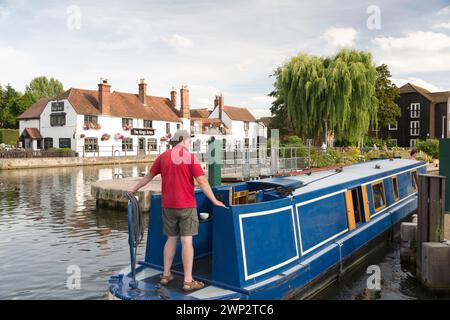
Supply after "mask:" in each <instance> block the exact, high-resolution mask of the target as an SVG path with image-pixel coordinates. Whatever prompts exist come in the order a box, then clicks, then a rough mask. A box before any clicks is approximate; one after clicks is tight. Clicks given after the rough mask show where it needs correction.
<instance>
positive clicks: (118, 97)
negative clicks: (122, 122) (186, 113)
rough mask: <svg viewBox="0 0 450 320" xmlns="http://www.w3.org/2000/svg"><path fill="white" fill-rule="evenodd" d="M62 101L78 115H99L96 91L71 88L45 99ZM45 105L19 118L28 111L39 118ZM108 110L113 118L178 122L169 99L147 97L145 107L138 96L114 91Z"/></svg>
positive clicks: (34, 108) (176, 113) (33, 107)
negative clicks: (67, 101) (69, 105)
mask: <svg viewBox="0 0 450 320" xmlns="http://www.w3.org/2000/svg"><path fill="white" fill-rule="evenodd" d="M64 99H67V100H69V102H70V104H71V105H72V106H73V108H74V109H75V111H76V112H77V113H78V114H87V115H100V114H101V113H100V110H99V109H98V91H97V90H86V89H76V88H71V89H69V90H67V91H65V92H64V93H62V94H60V95H59V96H57V97H55V98H53V99H47V102H48V101H51V100H64ZM46 104H47V103H45V104H44V105H43V107H42V108H41V109H38V108H37V107H35V106H34V105H33V106H32V107H31V108H30V109H33V112H31V111H30V109H28V110H27V111H25V112H24V113H23V114H22V115H21V117H22V116H23V115H26V114H27V112H28V111H30V113H32V115H33V116H34V117H35V118H39V116H40V114H41V113H42V111H43V110H44V108H45V105H46ZM110 110H111V116H115V117H123V118H138V119H148V120H162V121H171V122H180V119H179V116H178V110H176V109H175V108H173V107H172V103H171V101H170V99H168V98H163V97H155V96H147V99H146V105H145V106H144V105H143V104H142V103H141V101H140V100H139V95H138V94H133V93H124V92H118V91H114V92H112V93H111V109H110ZM20 119H22V118H20Z"/></svg>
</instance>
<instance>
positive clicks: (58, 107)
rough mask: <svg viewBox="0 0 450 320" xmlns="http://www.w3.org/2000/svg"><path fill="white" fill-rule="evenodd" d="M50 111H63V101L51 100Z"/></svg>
mask: <svg viewBox="0 0 450 320" xmlns="http://www.w3.org/2000/svg"><path fill="white" fill-rule="evenodd" d="M51 106H52V112H58V111H64V101H57V102H52V104H51Z"/></svg>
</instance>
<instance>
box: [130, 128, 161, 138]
mask: <svg viewBox="0 0 450 320" xmlns="http://www.w3.org/2000/svg"><path fill="white" fill-rule="evenodd" d="M131 134H132V135H134V136H154V135H155V129H135V128H133V129H131Z"/></svg>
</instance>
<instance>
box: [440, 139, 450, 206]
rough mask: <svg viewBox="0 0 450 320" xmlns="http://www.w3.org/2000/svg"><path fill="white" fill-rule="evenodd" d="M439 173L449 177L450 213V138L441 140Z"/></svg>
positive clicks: (449, 204)
mask: <svg viewBox="0 0 450 320" xmlns="http://www.w3.org/2000/svg"><path fill="white" fill-rule="evenodd" d="M439 174H440V175H441V176H444V177H447V181H446V184H445V187H446V192H447V193H446V194H445V195H446V198H447V199H448V200H447V201H446V203H445V210H446V211H447V213H450V139H440V140H439Z"/></svg>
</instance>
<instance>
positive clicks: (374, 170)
mask: <svg viewBox="0 0 450 320" xmlns="http://www.w3.org/2000/svg"><path fill="white" fill-rule="evenodd" d="M424 165H426V163H425V162H423V161H417V160H413V159H382V160H372V161H368V162H362V163H357V164H353V165H350V166H345V167H343V168H342V172H336V170H324V171H319V172H313V173H311V174H310V175H306V174H303V175H298V176H290V177H289V178H288V179H290V180H292V179H294V180H300V181H302V182H303V186H302V187H300V188H298V189H296V190H295V191H294V193H293V195H294V196H296V195H301V194H306V193H309V192H311V191H317V190H320V189H325V188H329V187H332V186H337V185H342V184H347V183H349V184H350V183H354V184H364V183H368V182H371V181H374V180H378V179H381V178H382V177H383V176H389V175H390V174H395V173H400V172H402V171H403V170H409V169H412V168H415V167H420V166H424Z"/></svg>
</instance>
